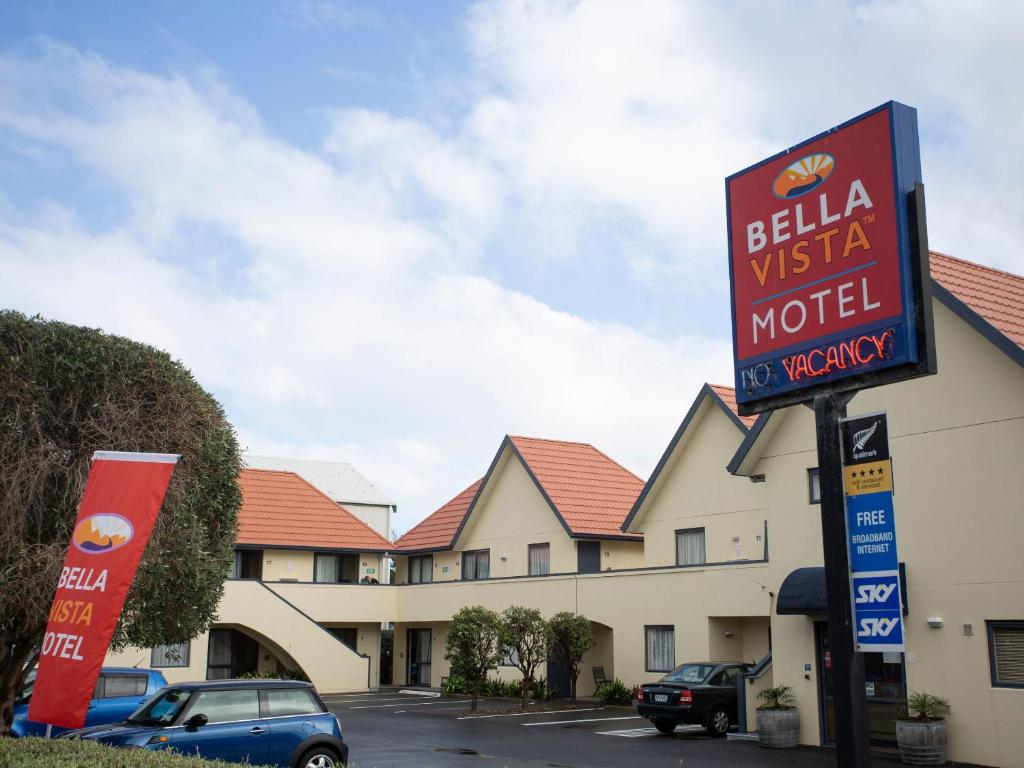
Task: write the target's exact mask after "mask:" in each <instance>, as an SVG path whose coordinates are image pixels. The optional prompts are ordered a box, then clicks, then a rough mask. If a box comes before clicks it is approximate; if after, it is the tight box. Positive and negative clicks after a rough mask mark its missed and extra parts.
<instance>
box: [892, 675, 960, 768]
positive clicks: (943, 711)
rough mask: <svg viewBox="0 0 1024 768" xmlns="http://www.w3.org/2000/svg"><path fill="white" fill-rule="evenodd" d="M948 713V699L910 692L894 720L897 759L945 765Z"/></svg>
mask: <svg viewBox="0 0 1024 768" xmlns="http://www.w3.org/2000/svg"><path fill="white" fill-rule="evenodd" d="M948 715H949V700H948V699H945V698H943V697H942V696H933V695H932V694H930V693H920V692H912V693H911V694H910V696H909V697H908V698H907V706H906V707H905V709H904V712H903V713H901V715H900V717H898V718H897V720H896V743H897V744H899V748H900V759H901V760H903V762H904V763H906V764H907V765H945V764H946V745H947V743H948V738H949V737H948V732H947V730H946V717H947V716H948Z"/></svg>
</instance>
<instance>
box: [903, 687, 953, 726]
mask: <svg viewBox="0 0 1024 768" xmlns="http://www.w3.org/2000/svg"><path fill="white" fill-rule="evenodd" d="M949 712H950V706H949V699H947V698H944V697H942V696H933V695H932V694H930V693H922V692H921V691H912V692H911V694H910V695H909V696H908V697H907V706H906V708H905V710H904V711H903V712H901V713H900V719H901V720H918V721H920V722H932V721H934V720H942V719H944V718H945V717H946V716H948V715H949Z"/></svg>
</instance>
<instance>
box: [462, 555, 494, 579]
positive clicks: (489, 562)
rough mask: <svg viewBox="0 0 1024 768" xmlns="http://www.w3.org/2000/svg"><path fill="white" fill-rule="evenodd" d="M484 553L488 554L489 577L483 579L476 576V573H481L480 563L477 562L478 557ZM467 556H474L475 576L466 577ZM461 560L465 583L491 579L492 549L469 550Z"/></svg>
mask: <svg viewBox="0 0 1024 768" xmlns="http://www.w3.org/2000/svg"><path fill="white" fill-rule="evenodd" d="M482 552H486V553H487V575H486V576H484V577H482V578H481V577H480V576H477V575H476V573H478V572H479V568H478V567H477V566H478V561H477V557H476V556H477V555H479V554H481V553H482ZM466 555H473V572H474V575H473V576H467V575H466ZM460 560H461V563H462V580H463V581H484V580H486V579H489V578H491V550H490V548H488V549H467V550H465V551H464V552H463V553H462V555H461V556H460Z"/></svg>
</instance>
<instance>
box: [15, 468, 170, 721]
mask: <svg viewBox="0 0 1024 768" xmlns="http://www.w3.org/2000/svg"><path fill="white" fill-rule="evenodd" d="M177 460H178V457H177V456H175V455H170V454H155V453H117V452H112V451H97V452H96V454H95V455H94V456H93V463H92V468H91V470H90V472H89V479H88V480H87V482H86V485H85V493H84V495H83V496H82V506H81V509H80V510H79V512H78V519H77V520H76V521H75V528H74V530H73V532H72V534H71V544H70V546H69V547H68V553H67V555H66V557H65V558H64V567H63V568H62V569H61V574H60V580H59V581H58V583H57V592H56V595H55V596H54V599H53V605H52V606H51V608H50V618H49V621H48V622H47V625H46V634H45V635H44V636H43V645H42V650H41V654H40V657H39V669H38V671H37V673H36V682H35V687H34V688H33V690H32V700H31V703H30V704H29V713H28V714H29V719H30V720H34V721H35V722H38V723H48V724H50V725H58V726H62V727H64V728H81V727H82V725H83V724H84V723H85V715H86V710H87V709H88V708H89V702H90V700H91V699H92V694H93V689H94V688H95V687H96V678H97V677H98V676H99V672H100V667H101V666H102V665H103V658H104V656H106V653H107V648H108V647H109V646H110V639H111V637H112V636H113V634H114V628H115V627H116V626H117V620H118V618H119V617H120V615H121V608H122V607H123V606H124V600H125V597H126V596H127V594H128V588H129V587H130V586H131V583H132V579H134V578H135V571H136V569H137V568H138V567H139V561H140V560H141V559H142V553H143V551H144V550H145V549H146V542H147V541H148V540H149V535H150V533H151V532H152V530H153V524H154V523H155V522H156V517H157V514H158V513H159V512H160V505H161V504H162V503H163V499H164V494H165V492H166V491H167V484H168V483H169V482H170V479H171V473H172V472H173V471H174V465H175V463H176V462H177Z"/></svg>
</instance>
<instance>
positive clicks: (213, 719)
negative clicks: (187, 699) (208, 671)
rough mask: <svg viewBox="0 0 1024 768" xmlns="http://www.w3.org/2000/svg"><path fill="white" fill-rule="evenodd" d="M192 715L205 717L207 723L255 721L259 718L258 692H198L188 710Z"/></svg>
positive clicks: (253, 689) (250, 689)
mask: <svg viewBox="0 0 1024 768" xmlns="http://www.w3.org/2000/svg"><path fill="white" fill-rule="evenodd" d="M192 715H206V719H207V722H209V723H230V722H234V721H237V720H256V719H258V718H259V716H260V698H259V691H258V690H257V689H256V688H247V689H246V690H244V691H200V692H199V694H198V695H197V696H196V700H195V703H194V704H193V705H192V709H190V710H189V716H190V717H191V716H192Z"/></svg>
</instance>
